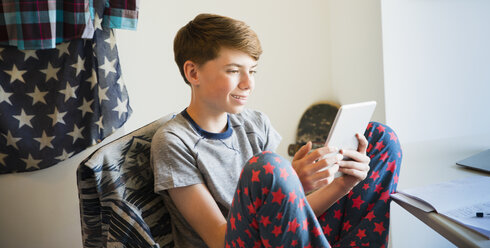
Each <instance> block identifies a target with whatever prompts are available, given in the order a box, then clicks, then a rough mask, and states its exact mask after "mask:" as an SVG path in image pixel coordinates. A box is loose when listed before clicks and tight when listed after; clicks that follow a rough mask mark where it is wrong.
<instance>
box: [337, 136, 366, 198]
mask: <svg viewBox="0 0 490 248" xmlns="http://www.w3.org/2000/svg"><path fill="white" fill-rule="evenodd" d="M356 137H357V139H358V140H359V146H358V148H357V151H355V150H343V149H342V150H340V153H341V154H343V155H344V156H346V157H349V158H351V160H349V161H340V162H339V167H340V168H339V171H340V172H342V173H344V175H342V176H341V177H339V178H336V179H335V183H338V184H340V186H341V187H342V188H344V189H345V190H346V192H347V193H348V192H349V191H350V190H352V188H354V186H356V185H357V184H358V183H359V182H361V181H363V180H364V179H365V178H366V177H367V174H368V172H369V162H370V161H371V159H370V158H369V157H368V156H367V155H366V149H367V146H368V141H367V139H366V137H364V135H361V134H356Z"/></svg>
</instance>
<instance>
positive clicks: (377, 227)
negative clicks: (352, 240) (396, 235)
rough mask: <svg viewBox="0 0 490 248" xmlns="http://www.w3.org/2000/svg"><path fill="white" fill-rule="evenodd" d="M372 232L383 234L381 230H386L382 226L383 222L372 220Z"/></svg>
mask: <svg viewBox="0 0 490 248" xmlns="http://www.w3.org/2000/svg"><path fill="white" fill-rule="evenodd" d="M374 226H375V228H374V232H377V233H379V235H381V234H383V232H384V231H385V230H386V228H385V227H384V226H383V222H381V223H376V222H374Z"/></svg>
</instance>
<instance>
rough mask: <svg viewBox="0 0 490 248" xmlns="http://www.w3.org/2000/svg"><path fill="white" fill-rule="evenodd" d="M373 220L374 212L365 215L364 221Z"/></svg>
mask: <svg viewBox="0 0 490 248" xmlns="http://www.w3.org/2000/svg"><path fill="white" fill-rule="evenodd" d="M374 218H376V216H374V212H373V211H371V212H369V213H368V214H367V215H366V219H368V220H369V221H372V220H373V219H374Z"/></svg>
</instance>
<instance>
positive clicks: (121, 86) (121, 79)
mask: <svg viewBox="0 0 490 248" xmlns="http://www.w3.org/2000/svg"><path fill="white" fill-rule="evenodd" d="M116 83H117V84H118V85H119V90H121V91H122V89H123V87H124V80H123V78H122V76H121V77H119V78H118V79H117V81H116Z"/></svg>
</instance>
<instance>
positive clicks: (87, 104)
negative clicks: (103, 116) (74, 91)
mask: <svg viewBox="0 0 490 248" xmlns="http://www.w3.org/2000/svg"><path fill="white" fill-rule="evenodd" d="M92 102H94V100H92V101H90V102H87V101H86V100H85V99H83V104H82V106H80V107H78V109H80V110H81V111H82V118H83V117H84V116H85V114H86V113H87V112H90V113H93V112H94V111H92V108H91V107H90V106H91V105H92Z"/></svg>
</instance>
